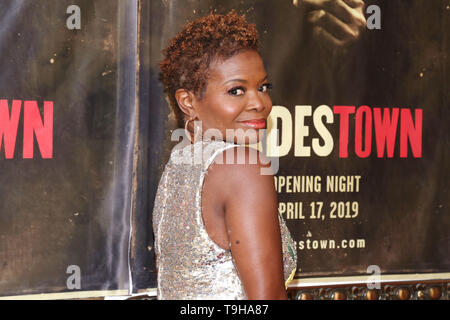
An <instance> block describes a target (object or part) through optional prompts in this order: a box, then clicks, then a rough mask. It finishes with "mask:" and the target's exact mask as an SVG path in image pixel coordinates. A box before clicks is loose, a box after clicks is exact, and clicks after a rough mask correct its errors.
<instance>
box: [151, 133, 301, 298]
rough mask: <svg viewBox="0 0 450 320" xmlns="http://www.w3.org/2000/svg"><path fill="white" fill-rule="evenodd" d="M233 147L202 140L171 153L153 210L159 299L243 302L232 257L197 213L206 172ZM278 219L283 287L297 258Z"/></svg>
mask: <svg viewBox="0 0 450 320" xmlns="http://www.w3.org/2000/svg"><path fill="white" fill-rule="evenodd" d="M236 146H238V145H236V144H233V143H230V142H225V141H211V140H209V141H204V140H203V141H197V142H196V143H194V144H190V143H189V144H188V145H186V146H181V147H180V146H178V148H177V146H176V147H175V148H174V149H173V150H172V152H171V155H170V159H169V161H168V163H167V164H166V166H165V168H164V171H163V173H162V176H161V180H160V182H159V185H158V190H157V193H156V198H155V204H154V208H153V232H154V236H155V253H156V263H157V285H158V288H157V298H158V299H170V300H172V299H175V300H185V299H187V300H191V299H192V300H201V299H208V300H213V299H220V300H231V299H247V296H246V294H245V292H244V289H243V286H242V283H241V280H240V278H239V274H238V272H237V269H236V267H235V264H234V260H233V257H232V255H231V251H230V250H225V249H223V248H221V247H220V246H219V245H217V244H216V243H215V242H214V241H212V240H211V238H210V237H209V234H208V233H207V231H206V229H205V226H204V224H203V218H202V211H201V191H202V187H203V180H204V178H205V174H207V170H208V167H209V166H210V164H211V163H212V162H213V160H214V158H215V157H216V155H217V154H219V152H222V151H224V150H226V149H229V148H233V147H236ZM278 218H279V224H280V231H281V238H282V250H283V265H284V279H285V284H286V287H287V283H288V282H289V281H290V280H292V278H293V276H294V274H295V268H296V263H297V255H296V252H295V249H294V242H293V240H292V238H291V235H290V233H289V230H288V229H287V227H286V224H285V222H284V220H283V218H282V217H281V216H280V215H278Z"/></svg>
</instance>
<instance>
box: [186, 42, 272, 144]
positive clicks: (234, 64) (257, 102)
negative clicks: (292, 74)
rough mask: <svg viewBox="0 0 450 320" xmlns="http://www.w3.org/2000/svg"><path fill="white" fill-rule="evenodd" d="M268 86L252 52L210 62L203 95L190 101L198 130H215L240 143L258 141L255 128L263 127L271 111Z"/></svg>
mask: <svg viewBox="0 0 450 320" xmlns="http://www.w3.org/2000/svg"><path fill="white" fill-rule="evenodd" d="M270 88H271V84H270V83H269V82H268V79H267V74H266V71H265V69H264V64H263V61H262V59H261V57H260V55H259V54H258V53H257V52H256V51H253V50H247V51H242V52H240V53H238V54H236V55H234V56H232V57H230V58H228V59H226V60H223V61H220V60H218V61H215V62H213V63H211V65H210V68H209V79H208V82H207V84H206V88H205V90H204V92H203V96H202V98H201V99H200V98H199V97H195V98H194V100H193V107H194V109H195V111H196V113H197V117H198V119H199V120H201V121H202V131H203V132H205V131H206V130H208V129H211V128H214V129H218V130H219V131H220V132H221V134H222V137H223V140H228V141H232V142H235V143H240V144H241V143H256V142H258V141H259V135H258V133H259V130H260V129H265V128H266V126H267V117H268V116H269V113H270V111H271V110H272V101H271V100H270V96H269V89H270ZM227 129H232V131H228V130H227ZM238 129H241V130H238ZM227 131H228V136H227ZM230 133H232V135H233V136H230Z"/></svg>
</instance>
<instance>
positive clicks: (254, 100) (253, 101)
mask: <svg viewBox="0 0 450 320" xmlns="http://www.w3.org/2000/svg"><path fill="white" fill-rule="evenodd" d="M248 97H249V98H248V102H247V110H248V111H250V110H255V111H258V112H260V111H262V110H264V109H265V107H266V106H265V105H264V103H265V101H264V99H263V97H261V96H260V92H256V93H251V94H249V96H248Z"/></svg>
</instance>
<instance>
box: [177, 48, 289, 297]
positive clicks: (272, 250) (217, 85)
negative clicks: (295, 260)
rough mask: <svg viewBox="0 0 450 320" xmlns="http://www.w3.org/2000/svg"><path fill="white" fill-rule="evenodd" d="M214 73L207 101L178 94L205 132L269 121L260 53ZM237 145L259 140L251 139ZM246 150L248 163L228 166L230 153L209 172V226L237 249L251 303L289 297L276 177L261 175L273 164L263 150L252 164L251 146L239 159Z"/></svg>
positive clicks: (220, 65) (205, 213) (216, 67)
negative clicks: (255, 121)
mask: <svg viewBox="0 0 450 320" xmlns="http://www.w3.org/2000/svg"><path fill="white" fill-rule="evenodd" d="M209 74H210V77H209V78H208V83H207V87H206V90H205V92H204V95H203V97H202V98H201V99H200V98H199V97H198V96H196V95H195V94H194V93H192V92H190V91H188V90H184V89H179V90H178V91H177V93H176V98H177V101H178V105H179V106H180V108H181V110H182V111H183V112H184V113H185V114H186V115H187V116H188V117H189V118H197V119H199V120H201V121H202V126H203V130H206V129H209V128H215V129H218V130H220V132H222V133H223V137H226V134H225V130H226V129H243V130H244V131H245V130H251V128H249V127H248V126H246V125H245V124H243V123H241V121H243V120H250V119H261V118H264V119H267V117H268V115H269V113H270V111H271V109H272V102H271V100H270V97H269V94H268V91H267V89H268V87H269V85H268V83H267V74H266V72H265V69H264V65H263V63H262V59H261V57H260V56H259V54H258V53H257V52H255V51H244V52H241V53H238V54H237V55H234V56H233V57H231V58H229V59H227V60H224V61H220V60H219V61H215V62H213V63H212V64H211V65H210V68H209ZM237 141H245V142H247V143H256V142H258V141H257V140H254V141H248V139H247V138H245V137H237ZM238 149H241V150H238ZM242 151H243V152H244V153H245V159H247V161H246V162H244V163H236V162H235V163H230V164H227V163H226V161H225V155H226V153H221V154H219V155H218V156H217V157H216V159H215V160H214V162H213V163H212V164H211V166H210V167H209V169H208V174H207V175H206V176H205V181H204V185H203V191H202V217H203V221H204V224H205V228H206V231H207V232H208V234H209V236H210V238H211V240H213V241H214V242H215V243H216V244H218V245H219V246H220V247H221V248H223V249H226V250H231V253H232V255H233V258H234V260H235V265H236V268H237V270H238V273H239V276H240V279H241V281H242V284H243V287H244V290H245V292H246V294H247V297H248V298H249V299H262V300H264V299H270V300H275V299H287V295H286V289H285V285H284V278H283V258H282V249H281V235H280V228H279V222H278V201H277V195H276V192H275V186H274V179H273V175H262V174H261V168H264V167H267V166H270V164H268V161H267V159H265V158H264V157H263V155H262V154H260V153H259V152H258V155H259V156H258V157H257V160H258V161H257V162H256V163H252V162H250V161H249V159H250V153H251V152H257V151H255V150H254V149H252V148H249V147H246V146H239V147H236V148H234V150H233V152H235V159H236V157H237V155H238V153H239V152H242ZM220 157H222V159H220ZM221 160H222V164H221V163H219V162H220V161H221Z"/></svg>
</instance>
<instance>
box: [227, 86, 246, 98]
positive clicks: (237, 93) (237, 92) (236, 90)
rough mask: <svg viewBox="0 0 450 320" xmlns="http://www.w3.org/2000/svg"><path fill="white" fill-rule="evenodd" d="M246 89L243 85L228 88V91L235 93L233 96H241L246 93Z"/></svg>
mask: <svg viewBox="0 0 450 320" xmlns="http://www.w3.org/2000/svg"><path fill="white" fill-rule="evenodd" d="M244 92H245V91H244V89H243V88H241V87H237V88H233V89H231V90H228V93H229V94H231V95H233V96H240V95H243V94H244Z"/></svg>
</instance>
